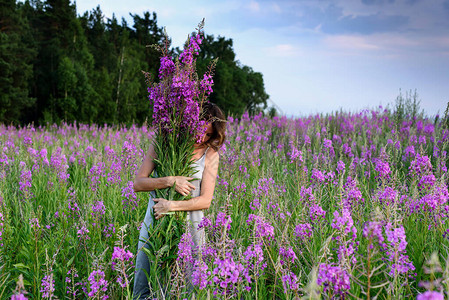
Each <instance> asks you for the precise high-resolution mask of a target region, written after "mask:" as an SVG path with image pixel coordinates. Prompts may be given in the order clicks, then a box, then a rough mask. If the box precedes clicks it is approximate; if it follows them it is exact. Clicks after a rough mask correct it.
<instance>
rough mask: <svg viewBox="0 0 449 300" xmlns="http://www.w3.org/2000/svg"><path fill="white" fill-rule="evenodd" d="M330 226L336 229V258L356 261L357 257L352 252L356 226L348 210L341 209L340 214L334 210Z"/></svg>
mask: <svg viewBox="0 0 449 300" xmlns="http://www.w3.org/2000/svg"><path fill="white" fill-rule="evenodd" d="M331 226H332V228H334V229H336V230H338V233H337V235H336V237H335V239H336V240H337V243H338V259H339V260H340V261H342V262H344V261H348V262H349V263H351V264H354V263H356V262H357V259H356V257H355V256H353V254H354V252H355V249H354V246H355V244H356V242H355V239H356V237H357V228H355V226H354V221H353V220H352V217H351V213H350V212H349V210H347V209H343V210H342V213H341V216H340V213H339V212H338V211H335V212H334V220H333V221H332V224H331Z"/></svg>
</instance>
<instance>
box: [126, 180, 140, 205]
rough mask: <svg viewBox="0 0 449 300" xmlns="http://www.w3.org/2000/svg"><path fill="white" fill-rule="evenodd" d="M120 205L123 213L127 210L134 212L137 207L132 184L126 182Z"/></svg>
mask: <svg viewBox="0 0 449 300" xmlns="http://www.w3.org/2000/svg"><path fill="white" fill-rule="evenodd" d="M122 197H123V200H122V205H123V211H125V210H126V209H127V208H130V209H131V210H135V209H137V207H138V204H139V203H138V201H137V194H136V193H135V192H134V188H133V182H132V181H128V184H127V185H126V186H124V187H123V188H122Z"/></svg>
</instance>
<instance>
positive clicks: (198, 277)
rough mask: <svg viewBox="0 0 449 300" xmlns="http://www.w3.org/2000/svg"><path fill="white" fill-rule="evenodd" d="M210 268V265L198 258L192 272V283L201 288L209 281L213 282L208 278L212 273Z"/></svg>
mask: <svg viewBox="0 0 449 300" xmlns="http://www.w3.org/2000/svg"><path fill="white" fill-rule="evenodd" d="M208 269H209V267H208V266H207V264H206V263H205V262H204V261H201V260H198V261H196V262H195V266H194V268H193V272H192V284H194V285H196V286H198V287H199V289H200V290H202V289H204V288H205V287H206V286H207V285H208V283H211V282H210V281H209V280H208V277H209V276H210V275H211V272H210V271H208Z"/></svg>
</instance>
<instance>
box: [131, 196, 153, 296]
mask: <svg viewBox="0 0 449 300" xmlns="http://www.w3.org/2000/svg"><path fill="white" fill-rule="evenodd" d="M153 205H154V201H153V197H152V196H150V199H149V201H148V208H147V212H146V213H145V219H144V220H143V222H142V227H141V228H140V235H139V245H138V248H137V255H136V272H135V276H134V289H133V299H147V298H148V297H149V296H150V288H149V285H148V280H147V275H146V274H145V272H144V271H143V270H146V271H147V273H148V274H149V273H150V262H149V260H148V256H147V255H146V253H145V252H144V251H143V250H142V249H143V247H146V248H148V245H146V241H147V240H148V228H149V227H151V226H153Z"/></svg>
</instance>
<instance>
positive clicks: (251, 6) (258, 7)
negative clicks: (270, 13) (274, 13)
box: [248, 1, 260, 12]
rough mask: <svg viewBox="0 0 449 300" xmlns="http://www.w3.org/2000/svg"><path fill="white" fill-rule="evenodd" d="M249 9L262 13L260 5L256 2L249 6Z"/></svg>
mask: <svg viewBox="0 0 449 300" xmlns="http://www.w3.org/2000/svg"><path fill="white" fill-rule="evenodd" d="M248 8H249V10H250V11H252V12H258V11H260V5H259V3H257V2H256V1H251V2H250V3H249V5H248Z"/></svg>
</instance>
